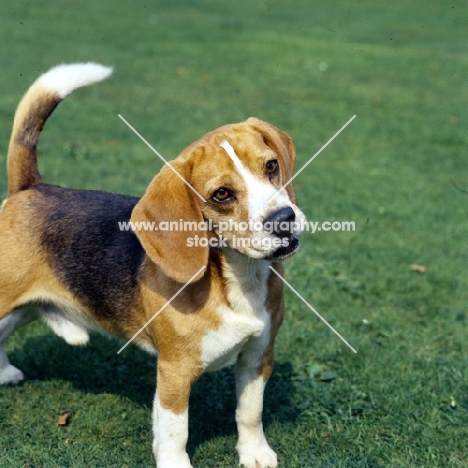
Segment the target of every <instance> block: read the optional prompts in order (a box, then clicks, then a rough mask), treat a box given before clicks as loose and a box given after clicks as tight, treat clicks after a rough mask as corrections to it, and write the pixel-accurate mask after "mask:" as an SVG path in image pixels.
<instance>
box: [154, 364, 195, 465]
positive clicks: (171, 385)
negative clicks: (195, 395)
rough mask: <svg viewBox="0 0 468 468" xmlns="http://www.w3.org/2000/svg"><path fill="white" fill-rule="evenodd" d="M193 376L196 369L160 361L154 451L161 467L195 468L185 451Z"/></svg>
mask: <svg viewBox="0 0 468 468" xmlns="http://www.w3.org/2000/svg"><path fill="white" fill-rule="evenodd" d="M191 375H193V369H187V368H186V367H185V366H183V365H181V364H180V363H178V362H165V361H162V360H161V358H160V359H159V362H158V375H157V388H156V395H155V398H154V404H153V435H154V439H153V452H154V456H155V458H156V466H157V467H158V468H192V465H191V464H190V460H189V457H188V455H187V452H186V451H185V446H186V445H187V439H188V402H189V395H190V387H191V384H192V382H193V381H194V380H195V379H194V378H191ZM197 377H198V375H197Z"/></svg>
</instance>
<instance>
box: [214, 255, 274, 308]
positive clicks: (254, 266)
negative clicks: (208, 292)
mask: <svg viewBox="0 0 468 468" xmlns="http://www.w3.org/2000/svg"><path fill="white" fill-rule="evenodd" d="M220 257H221V266H222V277H223V279H225V281H226V284H227V287H228V289H227V291H228V299H229V301H230V303H231V305H232V307H233V308H234V309H238V308H241V309H243V310H245V311H247V310H249V309H250V310H251V311H252V312H253V313H254V315H258V314H259V313H261V311H263V309H264V304H265V299H266V295H267V280H268V276H269V274H270V269H269V266H270V265H271V262H270V261H267V260H261V259H254V258H250V257H247V256H246V255H243V254H241V253H239V252H237V251H236V250H233V249H223V250H222V251H221V252H220Z"/></svg>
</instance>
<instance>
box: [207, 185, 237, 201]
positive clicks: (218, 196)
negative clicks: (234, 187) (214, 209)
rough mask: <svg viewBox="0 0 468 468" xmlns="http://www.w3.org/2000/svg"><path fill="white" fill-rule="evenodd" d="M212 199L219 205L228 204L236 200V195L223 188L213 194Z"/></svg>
mask: <svg viewBox="0 0 468 468" xmlns="http://www.w3.org/2000/svg"><path fill="white" fill-rule="evenodd" d="M211 199H212V200H214V201H215V202H217V203H226V202H229V201H231V200H233V199H234V194H233V193H232V192H231V191H230V190H229V189H227V188H225V187H221V188H219V189H218V190H216V191H215V192H214V193H213V195H212V196H211Z"/></svg>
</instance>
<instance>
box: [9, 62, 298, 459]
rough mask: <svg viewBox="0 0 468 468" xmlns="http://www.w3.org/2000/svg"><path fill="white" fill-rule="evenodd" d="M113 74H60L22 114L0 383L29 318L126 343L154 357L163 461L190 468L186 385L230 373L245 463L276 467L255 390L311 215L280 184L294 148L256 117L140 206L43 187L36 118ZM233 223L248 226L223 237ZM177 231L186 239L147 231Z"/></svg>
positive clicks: (210, 140)
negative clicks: (285, 279)
mask: <svg viewBox="0 0 468 468" xmlns="http://www.w3.org/2000/svg"><path fill="white" fill-rule="evenodd" d="M111 72H112V69H111V68H108V67H104V66H102V65H99V64H95V63H81V64H70V65H59V66H57V67H55V68H52V69H51V70H50V71H48V72H46V73H44V74H43V75H41V76H40V77H39V78H38V79H37V80H36V81H35V82H34V83H33V85H32V86H31V87H30V88H29V90H28V91H27V93H26V94H25V95H24V97H23V99H22V100H21V102H20V104H19V106H18V109H17V111H16V114H15V118H14V124H13V131H12V135H11V139H10V144H9V149H8V161H7V169H8V197H7V199H6V200H5V201H4V203H3V205H2V208H1V212H0V232H1V233H2V242H1V243H0V259H1V261H0V384H13V383H17V382H19V381H21V380H23V379H24V375H23V373H22V372H21V371H20V370H19V369H17V368H16V367H14V366H13V365H12V364H10V362H9V361H8V357H7V355H6V353H5V341H6V339H7V338H8V336H10V335H11V333H13V331H14V330H15V329H17V328H18V327H20V326H22V325H25V324H26V323H28V322H31V321H32V320H35V319H38V318H42V319H43V320H45V321H46V323H47V324H48V325H49V326H50V327H51V328H52V330H53V331H54V332H55V333H56V334H57V335H59V336H62V337H63V338H64V339H65V341H66V342H68V343H70V344H72V345H84V344H86V342H87V341H88V339H89V335H88V331H89V330H95V331H98V332H102V333H105V334H110V335H113V336H117V337H120V338H122V339H124V340H129V339H132V338H133V342H134V343H135V344H136V345H137V346H139V347H140V348H142V349H144V350H146V351H148V352H150V353H152V354H154V355H157V386H156V394H155V397H154V406H153V435H154V438H153V453H154V456H155V460H156V465H157V466H158V467H159V468H189V467H191V466H192V465H191V463H190V460H189V457H188V455H187V452H186V443H187V439H188V402H189V393H190V388H191V386H192V384H193V383H194V382H195V381H196V380H197V379H198V378H199V377H200V376H201V374H202V373H203V372H208V371H214V370H217V369H220V368H222V367H224V366H227V365H231V364H235V377H236V391H237V410H236V415H235V417H236V423H237V428H238V443H237V446H236V448H237V451H238V455H239V464H240V465H244V466H245V467H247V468H258V467H260V468H266V467H270V468H274V467H276V466H277V456H276V453H275V452H274V451H273V450H272V449H271V448H270V446H269V444H268V442H267V440H266V438H265V436H264V432H263V426H262V409H263V392H264V387H265V384H266V382H267V380H268V378H269V377H270V375H271V372H272V368H273V345H274V341H275V337H276V335H277V332H278V329H279V327H280V325H281V322H282V321H283V316H284V302H283V283H282V280H281V277H280V276H279V275H282V271H283V269H282V261H283V260H284V259H286V258H288V257H290V256H291V255H293V254H294V253H296V251H297V249H298V246H299V241H298V236H299V235H300V234H301V232H302V225H303V222H304V221H305V217H304V214H303V213H302V212H301V210H300V209H299V207H298V205H297V201H296V196H295V194H294V191H293V188H292V184H288V182H289V181H290V180H291V178H292V176H293V168H294V161H295V148H294V145H293V142H292V140H291V138H290V137H289V136H288V134H286V133H285V132H283V131H281V130H279V129H277V128H276V127H274V126H273V125H271V124H269V123H266V122H264V121H262V120H259V119H256V118H249V119H248V120H246V121H245V122H242V123H237V124H231V125H226V126H223V127H221V128H219V129H217V130H215V131H212V132H210V133H207V134H206V135H204V136H203V137H202V138H200V139H199V140H198V141H196V142H195V143H193V144H191V145H190V146H188V147H187V148H186V149H185V150H184V151H182V153H181V154H180V155H179V156H178V157H177V158H176V159H175V160H174V161H172V162H170V163H168V164H166V165H164V166H163V168H162V169H161V171H160V172H159V173H158V174H157V175H156V176H155V177H154V178H153V180H152V181H151V183H150V184H149V186H148V188H147V190H146V192H145V194H144V195H143V196H142V197H141V198H140V199H138V198H135V197H131V196H126V195H120V194H113V193H107V192H103V191H91V190H74V189H69V188H62V187H58V186H54V185H49V184H46V183H44V182H43V181H42V179H41V176H40V174H39V171H38V166H37V144H38V141H39V135H40V132H41V130H42V128H43V125H44V123H45V121H46V120H47V118H48V117H49V115H50V114H51V113H52V112H53V110H54V109H55V107H56V106H57V105H58V104H59V103H60V101H62V100H63V99H64V98H65V97H66V96H67V95H68V94H70V93H71V92H72V91H73V90H74V89H76V88H79V87H82V86H87V85H90V84H92V83H95V82H98V81H101V80H103V79H105V78H107V77H108V76H109V75H110V74H111ZM286 184H288V185H287V186H286V187H285V188H283V186H284V185H286ZM228 221H229V223H230V226H231V225H232V226H236V223H243V226H244V228H243V229H240V228H238V229H237V230H236V229H224V230H223V232H221V231H222V230H221V226H223V225H224V226H225V224H226V223H227V222H228ZM248 221H249V223H248ZM182 222H183V223H188V224H189V225H190V226H191V227H192V229H191V230H184V229H180V230H177V231H175V230H167V229H159V230H158V229H154V228H149V229H148V226H150V227H152V226H161V225H163V224H162V223H169V225H174V226H175V225H177V223H179V224H180V223H182ZM121 223H130V226H131V229H122V224H121ZM174 223H175V224H174ZM184 225H185V224H184ZM246 225H247V227H246ZM127 226H128V225H127ZM142 226H143V227H144V228H142ZM267 226H268V227H269V228H268V229H267ZM195 241H196V242H195ZM272 268H273V269H274V270H275V271H272ZM31 305H33V306H34V307H31Z"/></svg>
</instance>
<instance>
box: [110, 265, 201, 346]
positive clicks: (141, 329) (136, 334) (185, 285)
mask: <svg viewBox="0 0 468 468" xmlns="http://www.w3.org/2000/svg"><path fill="white" fill-rule="evenodd" d="M205 268H206V266H202V267H201V268H200V269H199V270H198V271H197V272H196V273H195V274H194V275H193V276H192V277H191V278H190V279H189V280H188V281H187V282H186V283H185V284H184V285H183V286H182V287H181V288H180V289H179V290H178V291H177V292H176V293H175V294H174V295H173V296H172V297H171V298H170V299H169V300H168V301H167V302H166V303H165V304H164V305H163V306H162V307H161V308H160V309H159V310H158V311H157V312H156V313H155V314H154V315H153V316H152V317H151V318H150V319H149V320H148V321H147V322H146V323H145V324H144V325H143V326H142V327H141V328H140V329H139V330H138V331H137V332H136V333H135V334H134V335H133V336H132V337H131V338H130V339H129V340H128V341H127V342H126V343H125V344H124V345H123V346H122V347H121V348H120V349H119V350H118V351H117V354H120V353H121V352H122V351H123V350H124V349H125V348H126V347H127V346H128V345H129V344H130V343H131V342H132V341H133V340H134V339H135V338H136V337H137V336H138V335H139V334H140V333H141V332H142V331H143V330H144V329H145V328H146V327H147V326H148V325H149V324H150V323H151V322H152V321H153V320H154V319H155V318H156V317H157V316H158V315H159V314H160V313H161V312H162V311H163V310H164V309H165V308H166V307H167V306H168V305H169V304H170V303H171V302H172V301H173V300H174V299H175V298H176V297H177V296H178V295H179V294H180V293H181V292H182V291H183V290H184V289H185V288H186V287H187V286H188V285H189V284H190V282H191V281H192V280H193V279H194V278H196V277H197V276H198V274H199V273H200V272H201V271H202V270H204V269H205Z"/></svg>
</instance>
